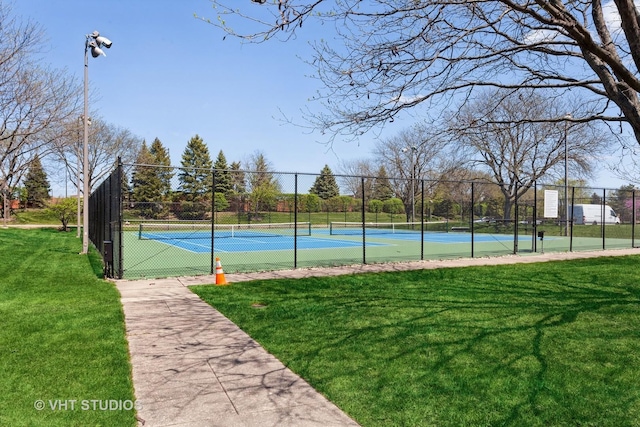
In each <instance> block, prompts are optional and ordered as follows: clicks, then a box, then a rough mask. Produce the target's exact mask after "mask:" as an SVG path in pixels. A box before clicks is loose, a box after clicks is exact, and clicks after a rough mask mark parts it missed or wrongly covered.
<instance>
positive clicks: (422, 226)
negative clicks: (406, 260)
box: [420, 179, 424, 261]
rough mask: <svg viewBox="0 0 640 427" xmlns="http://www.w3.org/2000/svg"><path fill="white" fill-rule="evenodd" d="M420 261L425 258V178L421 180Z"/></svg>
mask: <svg viewBox="0 0 640 427" xmlns="http://www.w3.org/2000/svg"><path fill="white" fill-rule="evenodd" d="M420 194H421V195H422V196H421V197H420V261H422V260H424V179H421V180H420Z"/></svg>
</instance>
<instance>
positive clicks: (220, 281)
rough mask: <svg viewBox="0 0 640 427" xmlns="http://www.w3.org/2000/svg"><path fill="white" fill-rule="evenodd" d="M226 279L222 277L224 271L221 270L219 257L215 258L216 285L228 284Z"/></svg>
mask: <svg viewBox="0 0 640 427" xmlns="http://www.w3.org/2000/svg"><path fill="white" fill-rule="evenodd" d="M229 284H230V283H229V282H227V279H226V278H225V277H224V271H222V264H221V263H220V258H216V285H229Z"/></svg>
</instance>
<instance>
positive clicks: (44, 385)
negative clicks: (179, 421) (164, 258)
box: [0, 229, 136, 426]
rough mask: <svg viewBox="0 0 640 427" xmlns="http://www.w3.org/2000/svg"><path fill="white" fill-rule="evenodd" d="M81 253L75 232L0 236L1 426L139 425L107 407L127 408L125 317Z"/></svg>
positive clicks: (94, 262)
mask: <svg viewBox="0 0 640 427" xmlns="http://www.w3.org/2000/svg"><path fill="white" fill-rule="evenodd" d="M81 246H82V242H81V241H80V239H77V238H76V237H75V233H60V232H58V231H56V230H54V229H48V230H46V229H41V230H15V229H4V230H2V229H0V322H1V325H2V326H1V327H0V396H2V397H1V399H0V401H1V402H2V404H0V425H2V426H134V425H136V420H135V413H134V411H132V410H120V409H117V406H118V404H113V403H110V404H109V405H111V406H110V407H107V406H105V405H106V404H105V403H104V402H105V401H108V400H111V401H121V402H123V407H124V405H129V404H127V403H124V401H127V400H128V401H133V399H134V398H133V386H132V383H131V379H130V370H131V368H130V364H129V357H128V351H127V342H126V338H125V328H124V316H123V313H122V307H121V305H120V299H119V294H118V291H117V290H116V288H115V286H114V285H113V284H112V283H109V282H107V281H104V280H101V279H100V278H99V276H100V275H101V265H100V259H99V256H98V255H97V254H96V253H95V252H94V253H91V254H90V256H89V257H87V256H86V255H79V254H78V252H80V250H81ZM74 400H75V401H76V402H75V403H73V402H72V401H74ZM83 401H87V402H86V405H85V406H84V408H83V403H84V402H83ZM91 401H102V402H103V403H102V407H103V408H106V410H104V409H100V403H96V404H95V405H96V408H97V409H93V406H94V403H92V402H91ZM42 404H43V406H44V408H42V409H36V406H38V405H42ZM112 408H116V409H112Z"/></svg>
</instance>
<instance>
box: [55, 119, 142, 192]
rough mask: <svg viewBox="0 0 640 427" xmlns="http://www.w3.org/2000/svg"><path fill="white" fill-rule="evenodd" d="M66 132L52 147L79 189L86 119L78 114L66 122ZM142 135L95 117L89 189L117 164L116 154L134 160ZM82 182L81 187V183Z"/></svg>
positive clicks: (90, 144)
mask: <svg viewBox="0 0 640 427" xmlns="http://www.w3.org/2000/svg"><path fill="white" fill-rule="evenodd" d="M65 129H66V132H65V133H64V134H63V135H61V136H60V137H59V138H58V140H57V142H56V144H55V149H54V150H53V151H52V158H53V162H54V163H55V164H58V165H61V166H62V168H63V170H65V171H66V175H68V176H69V177H72V178H71V180H70V181H72V182H73V183H74V184H75V185H76V189H78V194H79V192H80V191H81V189H82V187H83V182H82V179H83V174H82V162H81V160H82V141H81V137H82V132H83V123H82V121H81V120H79V116H78V117H76V118H75V120H71V121H69V122H67V124H66V128H65ZM141 147H142V138H139V137H137V136H135V135H134V134H132V133H131V131H130V130H128V129H125V128H120V127H118V126H115V125H113V124H110V123H107V122H105V121H104V120H102V119H100V118H93V119H92V120H91V125H90V126H89V193H91V190H92V189H93V186H94V185H95V184H96V183H99V182H100V181H101V180H102V179H103V178H104V177H105V176H106V175H108V174H109V173H110V172H111V171H112V170H113V168H114V165H115V163H116V161H117V158H118V157H120V158H121V159H122V162H123V163H134V162H135V159H136V156H137V155H138V152H139V151H140V148H141ZM78 185H79V187H78Z"/></svg>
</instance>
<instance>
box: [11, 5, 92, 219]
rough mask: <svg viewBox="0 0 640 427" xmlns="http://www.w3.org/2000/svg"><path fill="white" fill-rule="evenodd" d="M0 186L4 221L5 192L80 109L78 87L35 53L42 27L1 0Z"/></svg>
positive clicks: (46, 150) (42, 155)
mask: <svg viewBox="0 0 640 427" xmlns="http://www.w3.org/2000/svg"><path fill="white" fill-rule="evenodd" d="M0 22H2V26H0V189H1V190H2V193H3V196H4V197H3V200H4V209H3V211H4V215H3V221H4V225H5V226H6V221H7V220H8V216H9V209H8V198H9V197H8V196H9V195H10V194H11V193H12V191H13V188H14V187H15V185H17V183H18V182H19V181H20V179H21V178H22V175H23V174H24V173H25V171H26V170H27V169H28V167H29V164H30V163H31V161H32V160H33V159H34V158H35V156H36V155H37V156H39V157H40V158H44V157H45V156H46V155H47V154H48V153H49V152H50V150H52V149H53V144H52V142H53V141H55V140H56V139H57V138H58V137H59V136H60V134H61V133H63V132H64V127H63V126H62V124H63V123H64V122H65V121H68V120H69V119H70V117H76V116H77V114H78V112H79V108H78V107H79V100H80V99H81V97H80V96H79V95H80V86H79V85H77V84H76V83H75V82H74V81H73V79H71V78H69V77H68V76H67V75H66V74H65V73H64V72H62V71H50V70H47V69H43V68H42V67H40V66H39V64H38V62H37V61H36V58H35V54H36V53H37V48H38V46H39V43H40V41H41V39H42V38H43V37H44V35H43V33H42V31H41V30H40V28H39V27H38V26H37V25H35V24H31V23H28V22H27V23H23V22H20V21H18V20H16V19H15V18H14V17H12V16H11V10H10V9H9V8H8V7H7V6H6V5H5V4H4V3H2V2H0Z"/></svg>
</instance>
